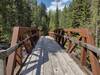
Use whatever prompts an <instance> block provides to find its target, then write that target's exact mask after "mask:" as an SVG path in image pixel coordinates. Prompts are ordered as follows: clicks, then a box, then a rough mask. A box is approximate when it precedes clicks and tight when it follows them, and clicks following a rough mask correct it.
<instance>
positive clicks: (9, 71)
mask: <svg viewBox="0 0 100 75" xmlns="http://www.w3.org/2000/svg"><path fill="white" fill-rule="evenodd" d="M38 39H39V30H38V29H36V28H29V27H14V29H13V35H12V41H11V47H10V48H8V49H7V50H1V51H0V75H14V73H16V74H17V75H18V73H19V72H20V70H21V68H22V66H23V65H24V63H25V61H26V59H27V57H28V56H29V55H30V54H31V52H32V49H33V47H34V46H35V44H36V42H37V40H38ZM23 52H26V54H27V55H24V54H23ZM24 56H26V58H25V60H24V61H23V58H24ZM17 66H19V68H17V69H18V70H17V71H15V70H16V67H17Z"/></svg>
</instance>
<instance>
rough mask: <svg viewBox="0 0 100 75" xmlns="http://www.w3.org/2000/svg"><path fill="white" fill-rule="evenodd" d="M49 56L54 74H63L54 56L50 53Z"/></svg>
mask: <svg viewBox="0 0 100 75" xmlns="http://www.w3.org/2000/svg"><path fill="white" fill-rule="evenodd" d="M49 57H50V60H51V64H52V67H53V71H54V75H64V73H63V71H62V69H61V67H60V64H59V62H58V60H57V58H56V56H55V55H54V54H52V53H50V55H49Z"/></svg>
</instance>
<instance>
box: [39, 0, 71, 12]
mask: <svg viewBox="0 0 100 75" xmlns="http://www.w3.org/2000/svg"><path fill="white" fill-rule="evenodd" d="M41 2H43V3H44V4H45V5H46V7H47V11H49V10H53V11H54V10H56V6H57V2H56V0H38V4H40V3H41ZM70 2H71V0H60V1H59V2H58V8H59V9H60V10H63V8H64V6H65V5H69V4H70Z"/></svg>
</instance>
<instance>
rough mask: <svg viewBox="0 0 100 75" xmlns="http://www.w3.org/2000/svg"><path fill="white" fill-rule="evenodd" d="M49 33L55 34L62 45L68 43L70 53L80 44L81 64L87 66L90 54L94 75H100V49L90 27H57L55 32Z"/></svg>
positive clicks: (50, 33)
mask: <svg viewBox="0 0 100 75" xmlns="http://www.w3.org/2000/svg"><path fill="white" fill-rule="evenodd" d="M49 35H50V36H53V37H54V38H55V40H56V41H57V42H58V43H59V44H60V45H61V46H62V47H65V46H66V43H67V44H68V45H67V50H66V52H68V53H69V54H72V52H75V50H76V49H75V48H76V47H77V46H80V48H81V50H80V51H81V56H80V61H81V64H82V65H83V66H85V65H86V60H87V56H89V60H90V65H91V69H92V73H93V75H100V63H99V57H100V50H99V49H98V48H96V47H95V42H94V38H93V36H92V34H91V32H90V31H89V30H88V29H82V28H81V29H56V30H55V31H54V32H49Z"/></svg>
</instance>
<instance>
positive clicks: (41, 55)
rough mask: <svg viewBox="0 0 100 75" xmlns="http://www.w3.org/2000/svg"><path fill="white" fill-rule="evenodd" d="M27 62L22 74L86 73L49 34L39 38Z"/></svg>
mask: <svg viewBox="0 0 100 75" xmlns="http://www.w3.org/2000/svg"><path fill="white" fill-rule="evenodd" d="M26 63H27V65H24V67H23V69H22V71H21V73H20V74H21V75H86V74H85V73H84V72H83V71H82V70H81V69H80V67H79V66H78V65H77V64H76V63H75V62H74V60H73V59H72V58H71V57H70V56H69V55H68V54H67V53H66V52H65V50H63V49H62V48H61V47H60V46H59V45H58V44H57V43H56V42H55V41H54V39H53V38H51V37H49V36H42V37H41V38H40V39H39V41H38V42H37V45H36V47H35V49H33V52H32V54H31V55H30V56H29V58H28V60H27V62H26ZM26 67H27V68H26Z"/></svg>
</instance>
